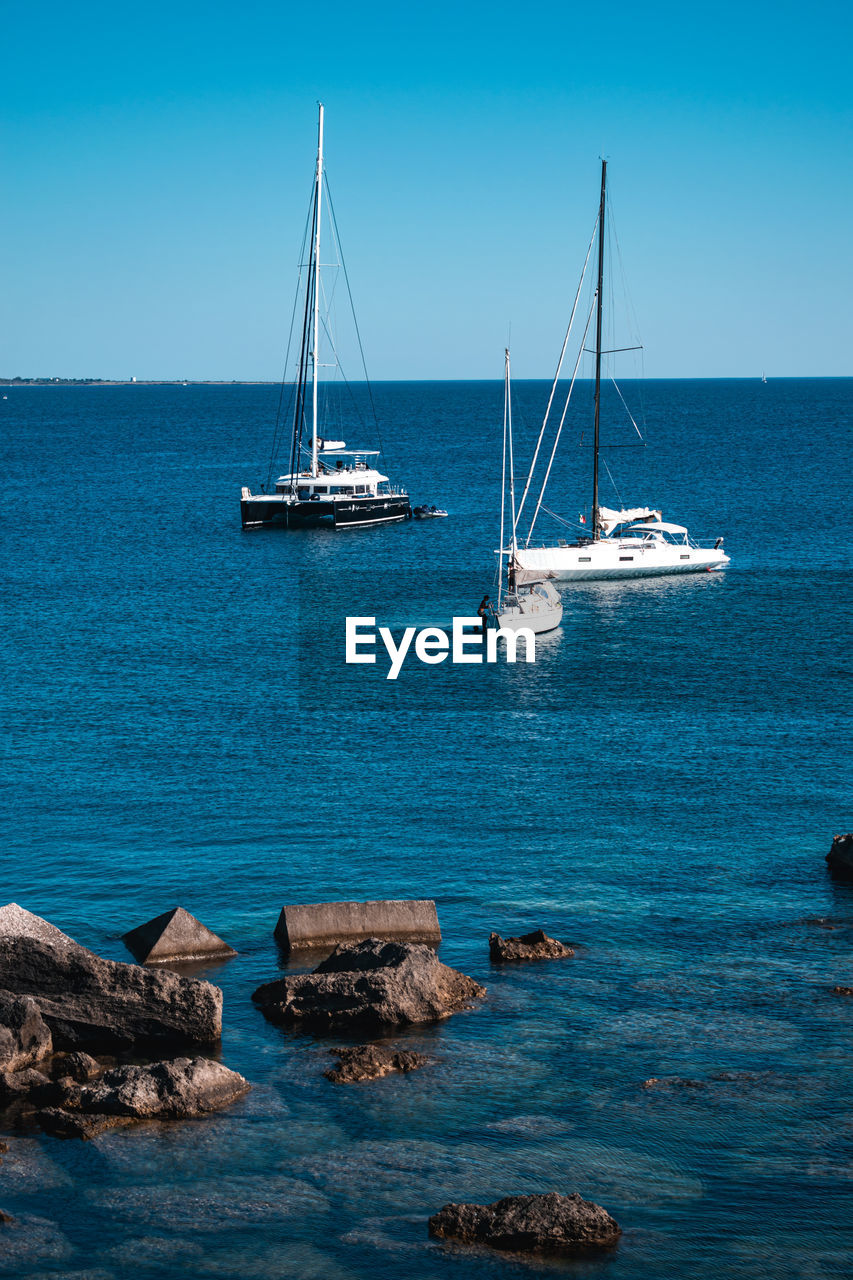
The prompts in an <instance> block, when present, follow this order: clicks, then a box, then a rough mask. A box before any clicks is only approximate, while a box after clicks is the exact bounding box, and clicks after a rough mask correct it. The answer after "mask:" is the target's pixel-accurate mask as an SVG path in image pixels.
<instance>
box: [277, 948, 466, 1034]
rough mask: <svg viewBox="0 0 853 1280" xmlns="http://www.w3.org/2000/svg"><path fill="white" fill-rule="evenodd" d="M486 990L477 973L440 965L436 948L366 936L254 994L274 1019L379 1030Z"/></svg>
mask: <svg viewBox="0 0 853 1280" xmlns="http://www.w3.org/2000/svg"><path fill="white" fill-rule="evenodd" d="M485 994H486V989H485V987H481V986H480V984H479V983H478V982H475V981H474V980H473V978H469V977H468V976H467V975H466V974H464V973H459V972H458V970H456V969H451V968H450V967H449V966H448V965H445V964H442V963H441V961H440V960H439V959H438V956H437V955H436V954H435V952H434V951H433V950H432V948H431V947H427V946H424V945H422V944H418V943H405V942H380V941H379V940H378V939H376V938H368V939H367V940H366V941H364V942H357V943H354V944H350V945H342V946H339V947H337V948H336V949H335V950H334V951H333V952H332V954H331V955H330V956H329V957H328V959H327V960H324V961H323V963H322V964H319V965H318V966H317V968H316V969H315V970H314V972H313V973H303V974H296V975H293V976H291V977H285V978H278V979H277V980H276V981H275V982H268V983H266V984H265V985H264V986H262V987H258V989H257V991H255V993H254V995H253V996H252V999H253V1000H254V1001H255V1002H256V1003H257V1004H259V1005H260V1006H261V1008H262V1009H263V1012H264V1014H265V1016H266V1017H267V1018H269V1019H270V1021H271V1022H277V1023H281V1024H284V1025H292V1024H293V1023H300V1022H301V1023H304V1024H306V1025H312V1026H318V1027H323V1028H341V1027H349V1026H352V1025H361V1026H366V1027H375V1028H377V1029H378V1028H381V1027H385V1026H401V1025H405V1024H407V1023H418V1022H434V1021H436V1020H438V1019H440V1018H446V1017H448V1016H449V1015H450V1014H451V1013H456V1012H457V1011H458V1010H459V1009H464V1008H465V1007H466V1006H467V1005H468V1004H469V1003H470V1001H471V1000H476V999H480V998H481V997H483V996H484V995H485Z"/></svg>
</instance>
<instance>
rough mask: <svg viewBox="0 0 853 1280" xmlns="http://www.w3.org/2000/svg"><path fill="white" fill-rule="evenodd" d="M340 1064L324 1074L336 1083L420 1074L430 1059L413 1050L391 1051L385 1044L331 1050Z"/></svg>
mask: <svg viewBox="0 0 853 1280" xmlns="http://www.w3.org/2000/svg"><path fill="white" fill-rule="evenodd" d="M329 1053H331V1054H334V1056H335V1057H336V1058H339V1059H340V1061H339V1062H338V1065H337V1066H336V1067H330V1068H329V1070H328V1071H324V1072H323V1075H324V1076H325V1077H326V1079H327V1080H332V1081H333V1082H334V1083H335V1084H352V1083H353V1082H354V1081H356V1080H379V1079H381V1078H382V1076H387V1075H390V1074H391V1072H392V1071H417V1069H418V1067H422V1066H424V1064H425V1063H426V1062H428V1061H429V1059H428V1058H427V1057H426V1056H425V1055H424V1054H422V1053H415V1052H414V1051H413V1050H409V1049H391V1048H388V1047H386V1046H385V1045H381V1044H360V1045H356V1046H355V1048H353V1049H330V1050H329Z"/></svg>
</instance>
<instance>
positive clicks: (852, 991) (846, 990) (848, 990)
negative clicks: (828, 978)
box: [832, 987, 853, 996]
mask: <svg viewBox="0 0 853 1280" xmlns="http://www.w3.org/2000/svg"><path fill="white" fill-rule="evenodd" d="M832 994H833V995H834V996H853V987H833V988H832Z"/></svg>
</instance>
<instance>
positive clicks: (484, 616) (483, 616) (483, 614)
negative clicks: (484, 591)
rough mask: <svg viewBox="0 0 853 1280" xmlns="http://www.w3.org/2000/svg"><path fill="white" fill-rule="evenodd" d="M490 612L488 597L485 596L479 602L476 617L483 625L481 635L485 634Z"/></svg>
mask: <svg viewBox="0 0 853 1280" xmlns="http://www.w3.org/2000/svg"><path fill="white" fill-rule="evenodd" d="M490 610H491V605H490V603H489V597H488V595H485V596H483V598H482V600H481V601H480V607H479V609H478V610H477V617H478V618H479V619H480V621H481V622H482V624H483V635H485V634H486V628H487V626H488V619H489V612H490Z"/></svg>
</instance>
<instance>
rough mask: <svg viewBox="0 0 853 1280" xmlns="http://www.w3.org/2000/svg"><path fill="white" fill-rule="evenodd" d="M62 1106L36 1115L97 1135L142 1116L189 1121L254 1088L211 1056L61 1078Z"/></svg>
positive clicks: (62, 1133) (64, 1132)
mask: <svg viewBox="0 0 853 1280" xmlns="http://www.w3.org/2000/svg"><path fill="white" fill-rule="evenodd" d="M60 1083H61V1084H62V1085H64V1086H65V1087H66V1088H65V1098H64V1100H63V1104H62V1106H61V1107H49V1108H47V1109H46V1110H44V1111H41V1112H39V1113H38V1116H37V1119H38V1120H39V1121H40V1123H41V1125H42V1127H43V1128H44V1129H46V1130H47V1132H48V1133H52V1134H55V1135H56V1136H57V1137H63V1138H72V1137H73V1138H92V1137H95V1136H96V1135H97V1134H99V1133H103V1132H104V1131H105V1130H106V1129H115V1128H117V1127H122V1126H124V1125H128V1124H135V1123H136V1122H137V1121H140V1120H190V1119H194V1118H196V1117H197V1116H202V1115H206V1114H207V1113H208V1112H211V1111H219V1110H220V1109H221V1108H222V1107H225V1106H228V1104H229V1103H231V1102H235V1101H236V1099H237V1098H240V1097H242V1096H243V1094H244V1093H247V1092H248V1090H249V1089H250V1088H251V1086H250V1085H249V1083H248V1081H247V1080H245V1079H244V1078H243V1076H241V1075H238V1073H237V1072H236V1071H230V1070H229V1069H228V1067H224V1066H223V1065H222V1063H221V1062H212V1061H211V1060H210V1059H209V1058H175V1059H174V1060H173V1061H171V1062H155V1063H153V1064H152V1065H151V1066H146V1067H141V1066H127V1067H115V1068H113V1069H112V1070H111V1071H107V1072H106V1074H105V1075H103V1076H102V1077H101V1079H100V1080H98V1081H96V1082H95V1083H94V1084H89V1085H80V1084H73V1083H72V1082H71V1081H70V1080H66V1081H62V1082H60Z"/></svg>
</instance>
